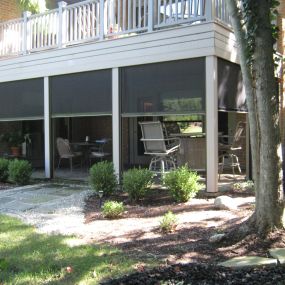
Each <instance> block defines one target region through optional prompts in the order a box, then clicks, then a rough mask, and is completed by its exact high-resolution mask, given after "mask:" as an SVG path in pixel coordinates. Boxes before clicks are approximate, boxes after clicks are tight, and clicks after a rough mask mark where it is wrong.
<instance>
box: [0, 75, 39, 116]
mask: <svg viewBox="0 0 285 285" xmlns="http://www.w3.org/2000/svg"><path fill="white" fill-rule="evenodd" d="M43 116H44V81H43V79H42V78H37V79H29V80H18V81H12V82H3V83H0V120H1V119H2V120H4V119H5V120H9V119H13V120H14V119H19V120H21V119H25V118H29V119H33V118H43Z"/></svg>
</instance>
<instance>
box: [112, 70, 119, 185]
mask: <svg viewBox="0 0 285 285" xmlns="http://www.w3.org/2000/svg"><path fill="white" fill-rule="evenodd" d="M119 90H120V89H119V68H113V69H112V141H113V164H114V168H115V173H116V175H117V177H118V179H119V181H120V174H121V155H120V154H121V112H120V92H119Z"/></svg>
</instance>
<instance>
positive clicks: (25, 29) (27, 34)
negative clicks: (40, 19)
mask: <svg viewBox="0 0 285 285" xmlns="http://www.w3.org/2000/svg"><path fill="white" fill-rule="evenodd" d="M30 16H31V12H29V11H25V12H24V13H23V17H24V26H23V43H22V44H23V46H22V51H23V54H27V53H28V50H29V47H28V41H29V38H30V30H29V28H28V18H29V17H30Z"/></svg>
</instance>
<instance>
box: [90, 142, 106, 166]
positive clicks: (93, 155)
mask: <svg viewBox="0 0 285 285" xmlns="http://www.w3.org/2000/svg"><path fill="white" fill-rule="evenodd" d="M109 141H110V140H109V139H101V140H96V141H95V143H96V146H95V147H92V148H91V151H90V155H89V164H90V165H91V162H92V159H99V160H100V161H103V159H105V158H106V157H108V156H111V153H109V152H106V151H104V148H105V147H106V144H107V143H108V142H109Z"/></svg>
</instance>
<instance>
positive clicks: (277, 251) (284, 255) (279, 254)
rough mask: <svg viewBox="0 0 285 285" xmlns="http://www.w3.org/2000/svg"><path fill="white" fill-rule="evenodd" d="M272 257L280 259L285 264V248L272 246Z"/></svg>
mask: <svg viewBox="0 0 285 285" xmlns="http://www.w3.org/2000/svg"><path fill="white" fill-rule="evenodd" d="M269 253H270V255H271V256H272V257H274V258H276V259H278V261H279V262H280V263H281V264H285V248H272V249H269Z"/></svg>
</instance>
